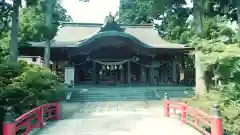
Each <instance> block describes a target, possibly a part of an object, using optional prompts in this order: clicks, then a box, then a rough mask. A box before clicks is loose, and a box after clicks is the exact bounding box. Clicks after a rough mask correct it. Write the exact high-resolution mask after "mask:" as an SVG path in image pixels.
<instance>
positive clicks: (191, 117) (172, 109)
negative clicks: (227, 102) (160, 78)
mask: <svg viewBox="0 0 240 135" xmlns="http://www.w3.org/2000/svg"><path fill="white" fill-rule="evenodd" d="M164 116H165V117H177V118H178V119H180V120H181V122H182V124H188V125H190V126H192V127H194V128H195V129H197V130H199V131H201V132H202V133H203V134H204V135H223V127H222V119H221V116H220V109H219V106H218V105H214V106H213V115H209V114H206V113H204V112H203V111H201V110H199V109H197V108H194V107H192V106H189V105H187V104H186V103H183V102H177V101H171V100H169V97H168V94H167V93H165V100H164ZM207 129H210V131H208V130H207Z"/></svg>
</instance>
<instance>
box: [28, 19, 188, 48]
mask: <svg viewBox="0 0 240 135" xmlns="http://www.w3.org/2000/svg"><path fill="white" fill-rule="evenodd" d="M111 18H112V17H111V16H110V20H111V21H110V20H107V21H106V22H105V23H104V24H99V23H69V22H60V23H61V27H60V28H59V30H58V32H57V35H56V36H55V38H54V39H53V42H52V44H51V47H81V46H86V45H88V44H90V43H91V42H92V41H94V40H96V39H98V38H101V37H111V36H114V37H118V36H119V37H124V38H128V39H130V40H132V41H133V42H135V43H136V44H137V45H139V47H144V48H168V49H184V48H185V47H184V45H181V44H176V43H170V42H167V41H165V40H163V39H161V37H160V36H159V34H158V32H157V31H155V30H154V27H153V25H151V24H148V25H125V24H117V23H116V22H115V21H114V20H112V19H111ZM28 44H30V46H32V47H43V46H44V42H38V43H36V42H28Z"/></svg>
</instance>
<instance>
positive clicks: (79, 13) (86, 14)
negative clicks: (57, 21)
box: [62, 0, 120, 23]
mask: <svg viewBox="0 0 240 135" xmlns="http://www.w3.org/2000/svg"><path fill="white" fill-rule="evenodd" d="M62 5H63V7H64V8H66V9H67V12H68V14H69V15H71V16H72V19H73V21H74V22H90V23H103V22H104V19H105V17H106V16H107V15H108V14H109V12H111V13H112V15H115V14H116V12H117V11H118V9H119V5H120V0H89V2H80V1H79V0H62Z"/></svg>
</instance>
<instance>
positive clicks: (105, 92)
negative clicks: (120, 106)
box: [66, 86, 193, 102]
mask: <svg viewBox="0 0 240 135" xmlns="http://www.w3.org/2000/svg"><path fill="white" fill-rule="evenodd" d="M66 92H67V93H68V94H67V100H68V101H70V102H98V101H145V100H159V99H162V98H163V97H164V93H166V92H167V93H168V94H169V96H170V97H171V98H183V97H185V96H187V95H186V93H193V88H191V87H183V86H181V87H161V86H160V87H149V86H141V87H139V86H138V87H132V86H131V87H117V86H106V87H80V86H75V87H74V88H69V89H67V90H66Z"/></svg>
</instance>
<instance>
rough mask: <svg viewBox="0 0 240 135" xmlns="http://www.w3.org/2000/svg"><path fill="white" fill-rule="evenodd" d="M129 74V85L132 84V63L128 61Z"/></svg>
mask: <svg viewBox="0 0 240 135" xmlns="http://www.w3.org/2000/svg"><path fill="white" fill-rule="evenodd" d="M127 66H128V72H127V79H128V84H131V61H128V65H127Z"/></svg>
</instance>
